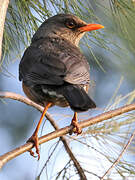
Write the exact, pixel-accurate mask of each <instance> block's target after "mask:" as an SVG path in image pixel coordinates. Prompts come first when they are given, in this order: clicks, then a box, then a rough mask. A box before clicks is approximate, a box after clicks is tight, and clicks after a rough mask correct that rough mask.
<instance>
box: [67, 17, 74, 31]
mask: <svg viewBox="0 0 135 180" xmlns="http://www.w3.org/2000/svg"><path fill="white" fill-rule="evenodd" d="M65 25H66V26H67V27H68V28H70V29H73V28H75V27H76V23H75V21H74V20H71V19H68V20H66V22H65Z"/></svg>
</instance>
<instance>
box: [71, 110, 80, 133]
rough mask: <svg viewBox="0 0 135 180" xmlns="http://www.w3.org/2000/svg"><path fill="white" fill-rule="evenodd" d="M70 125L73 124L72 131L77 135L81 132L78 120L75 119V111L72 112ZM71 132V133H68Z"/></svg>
mask: <svg viewBox="0 0 135 180" xmlns="http://www.w3.org/2000/svg"><path fill="white" fill-rule="evenodd" d="M71 125H73V126H74V129H73V132H74V133H76V134H77V135H79V134H81V133H82V129H81V127H80V126H79V124H78V120H77V112H75V113H74V117H73V119H72V122H71ZM70 134H72V133H70Z"/></svg>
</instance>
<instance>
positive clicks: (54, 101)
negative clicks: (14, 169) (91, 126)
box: [19, 14, 104, 159]
mask: <svg viewBox="0 0 135 180" xmlns="http://www.w3.org/2000/svg"><path fill="white" fill-rule="evenodd" d="M101 28H104V26H103V25H101V24H88V23H86V22H85V21H83V20H81V19H80V18H79V17H77V16H75V15H73V14H57V15H55V16H52V17H50V18H48V19H47V20H45V21H44V22H43V23H42V24H41V26H40V27H39V28H38V30H37V31H36V32H35V34H34V35H33V37H32V40H31V44H30V46H29V47H28V48H27V49H26V50H25V52H24V54H23V56H22V58H21V61H20V64H19V80H20V81H22V88H23V91H24V93H25V94H26V96H27V97H28V98H29V99H30V100H32V101H34V102H35V103H37V104H40V105H42V106H43V107H44V110H43V113H42V115H41V118H40V120H39V122H38V125H37V127H36V129H35V131H34V133H33V134H32V136H31V137H30V138H29V139H28V142H33V144H34V146H35V148H36V153H37V155H38V159H39V158H40V152H39V142H38V131H39V128H40V125H41V123H42V120H43V118H44V116H45V114H46V112H47V110H48V108H49V107H52V106H54V105H56V106H60V107H67V106H69V107H70V108H71V109H72V110H73V111H74V116H73V118H72V121H71V125H72V126H73V127H74V128H73V129H74V130H73V131H74V133H77V135H78V134H81V132H82V130H81V128H80V126H79V124H78V119H77V113H78V112H83V111H87V110H88V109H92V108H96V104H95V102H94V101H93V100H92V99H91V98H90V97H89V95H88V89H89V86H90V66H89V63H88V61H87V59H86V57H85V56H84V55H83V54H82V52H81V51H80V49H79V41H80V39H81V38H82V37H83V36H84V34H85V33H86V32H87V31H92V30H98V29H101ZM30 154H31V155H32V156H34V152H33V151H32V150H30Z"/></svg>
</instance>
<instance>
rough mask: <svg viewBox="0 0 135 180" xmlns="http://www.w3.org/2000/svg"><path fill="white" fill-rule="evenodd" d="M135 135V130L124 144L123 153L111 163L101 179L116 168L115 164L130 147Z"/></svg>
mask: <svg viewBox="0 0 135 180" xmlns="http://www.w3.org/2000/svg"><path fill="white" fill-rule="evenodd" d="M134 136H135V130H134V132H133V133H132V135H131V137H130V139H129V140H128V142H127V144H126V145H125V146H124V148H123V150H122V151H121V153H120V154H119V156H118V158H117V159H116V160H115V161H114V163H113V164H112V165H111V167H110V168H109V169H108V170H107V171H106V172H105V174H104V175H103V176H102V177H101V179H100V180H104V178H105V176H106V175H107V174H108V173H109V172H110V171H111V170H112V169H113V168H114V166H116V165H117V164H118V163H119V161H120V159H121V158H122V156H123V154H124V153H125V152H126V150H127V148H128V147H129V145H130V143H131V141H132V140H133V138H134Z"/></svg>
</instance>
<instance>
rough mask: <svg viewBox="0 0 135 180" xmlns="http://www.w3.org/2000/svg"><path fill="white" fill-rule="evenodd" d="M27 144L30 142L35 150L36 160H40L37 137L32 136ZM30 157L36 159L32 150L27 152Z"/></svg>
mask: <svg viewBox="0 0 135 180" xmlns="http://www.w3.org/2000/svg"><path fill="white" fill-rule="evenodd" d="M27 142H32V143H33V144H34V147H35V148H36V153H37V155H38V160H39V159H40V151H39V141H38V136H37V135H35V134H33V135H32V136H31V137H30V138H29V139H28V141H27ZM29 152H30V155H31V156H33V157H37V156H35V155H34V152H33V151H32V149H30V150H29Z"/></svg>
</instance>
